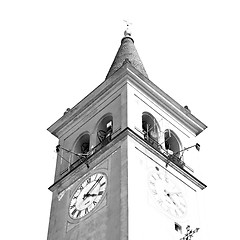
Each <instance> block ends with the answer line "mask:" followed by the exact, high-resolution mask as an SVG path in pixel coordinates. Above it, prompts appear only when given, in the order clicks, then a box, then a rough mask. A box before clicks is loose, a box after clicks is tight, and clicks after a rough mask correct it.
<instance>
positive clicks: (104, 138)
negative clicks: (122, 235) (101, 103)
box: [97, 116, 113, 146]
mask: <svg viewBox="0 0 240 240" xmlns="http://www.w3.org/2000/svg"><path fill="white" fill-rule="evenodd" d="M112 131H113V119H112V116H107V117H105V118H103V119H102V121H101V122H100V123H99V125H98V129H97V145H101V146H104V145H106V144H107V143H108V142H110V141H111V138H112ZM100 143H101V144H100Z"/></svg>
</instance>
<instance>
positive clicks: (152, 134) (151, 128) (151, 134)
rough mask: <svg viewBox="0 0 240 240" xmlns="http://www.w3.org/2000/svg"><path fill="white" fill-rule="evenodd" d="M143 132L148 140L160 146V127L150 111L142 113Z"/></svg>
mask: <svg viewBox="0 0 240 240" xmlns="http://www.w3.org/2000/svg"><path fill="white" fill-rule="evenodd" d="M142 132H143V135H144V139H145V140H146V141H148V142H149V143H150V144H152V145H154V146H155V147H157V146H158V139H159V133H160V128H159V126H158V123H157V121H156V119H155V118H154V117H153V116H152V115H151V114H150V113H147V112H144V113H143V114H142Z"/></svg>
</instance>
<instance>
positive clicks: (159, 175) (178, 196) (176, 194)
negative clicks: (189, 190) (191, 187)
mask: <svg viewBox="0 0 240 240" xmlns="http://www.w3.org/2000/svg"><path fill="white" fill-rule="evenodd" d="M156 169H157V170H156V171H152V172H151V173H150V175H149V188H150V192H151V193H152V195H153V198H154V200H155V202H156V203H157V204H158V205H159V206H160V208H161V209H162V210H163V211H164V212H166V213H167V214H168V215H170V216H172V217H174V218H181V217H184V216H185V215H186V212H187V204H186V201H185V199H184V197H183V193H182V192H181V190H180V188H179V187H178V186H177V185H176V184H175V183H174V182H173V181H172V180H171V179H170V178H169V177H168V176H167V173H166V172H161V171H159V169H158V168H156Z"/></svg>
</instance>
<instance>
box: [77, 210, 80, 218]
mask: <svg viewBox="0 0 240 240" xmlns="http://www.w3.org/2000/svg"><path fill="white" fill-rule="evenodd" d="M80 214H81V210H80V211H78V213H77V216H76V217H77V218H78V217H79V216H80Z"/></svg>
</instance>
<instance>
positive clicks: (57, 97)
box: [0, 0, 240, 240]
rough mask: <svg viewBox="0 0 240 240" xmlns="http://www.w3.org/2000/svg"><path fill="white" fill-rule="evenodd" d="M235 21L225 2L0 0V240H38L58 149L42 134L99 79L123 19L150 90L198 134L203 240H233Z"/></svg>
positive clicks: (239, 197)
mask: <svg viewBox="0 0 240 240" xmlns="http://www.w3.org/2000/svg"><path fill="white" fill-rule="evenodd" d="M239 12H240V5H239V1H231V0H228V1H221V0H218V1H213V0H207V1H206V0H202V1H195V0H191V1H190V0H189V1H186V0H182V1H179V0H177V1H174V0H165V1H162V0H158V1H153V0H148V1H139V0H138V1H137V0H133V1H126V0H122V1H106V0H102V1H93V0H92V1H61V0H58V1H55V0H48V1H45V0H41V1H33V0H32V1H30V0H29V1H27V0H22V1H13V0H8V1H7V0H5V1H4V0H3V1H1V2H0V80H1V88H0V89H1V94H0V103H1V125H0V126H1V166H2V168H1V174H0V178H1V198H0V201H1V204H0V208H1V209H0V211H1V220H0V226H1V235H2V234H3V236H4V237H1V239H5V240H8V239H25V240H30V239H34V240H42V239H46V238H47V229H48V220H49V212H50V204H51V192H50V191H49V190H48V187H49V186H50V185H51V184H52V183H53V177H54V171H55V161H56V153H55V152H54V150H55V146H56V145H57V139H56V138H55V137H54V136H52V135H51V134H50V133H49V132H48V131H47V130H46V129H47V128H48V127H49V126H50V125H51V124H52V123H54V122H55V121H56V120H57V119H58V118H60V117H61V116H62V114H63V112H64V111H65V110H66V108H68V107H70V108H71V107H73V106H74V105H75V104H76V103H78V102H79V101H80V100H81V99H82V98H83V97H85V96H86V95H87V94H88V93H89V92H90V91H92V90H93V89H94V88H95V87H97V86H98V85H99V84H100V83H101V82H102V81H103V80H104V79H105V76H106V74H107V72H108V70H109V68H110V66H111V63H112V61H113V59H114V56H115V54H116V52H117V50H118V47H119V45H120V41H121V38H122V36H123V31H124V29H125V25H124V23H123V19H128V20H129V21H130V22H133V23H134V24H133V27H132V31H133V38H134V40H135V46H136V48H137V50H138V53H139V55H140V57H141V59H142V61H143V64H144V66H145V69H146V71H147V73H148V76H149V78H150V80H152V81H153V82H154V83H155V84H157V85H158V86H159V87H160V88H161V89H162V90H163V91H165V92H166V93H167V94H169V95H170V96H171V97H173V98H174V99H175V100H176V101H178V102H179V103H180V104H182V105H188V106H189V108H190V109H191V111H192V113H193V114H194V115H195V116H196V117H197V118H199V119H200V120H201V121H203V122H204V123H205V124H206V125H207V126H208V129H207V130H205V131H204V132H203V133H202V134H200V135H199V136H198V137H197V139H196V142H199V143H200V144H201V151H200V152H199V155H198V157H197V159H193V165H194V166H195V172H196V174H197V177H199V179H200V180H201V181H203V182H204V183H206V184H207V185H208V187H207V189H205V190H204V191H203V200H204V202H203V206H204V208H205V214H204V218H203V226H202V228H201V230H200V231H202V233H201V236H202V240H210V239H237V237H236V236H238V235H239V214H240V208H239V202H240V193H239V182H240V181H239V167H240V164H239V160H240V157H239V153H238V152H239V148H238V145H237V144H238V141H239V124H238V123H239V120H240V114H239V113H238V112H239V106H238V104H239V100H240V99H239V85H238V82H239V78H240V72H239V64H240V32H239V31H240V26H239V25H240V14H239ZM193 239H194V238H193Z"/></svg>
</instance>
